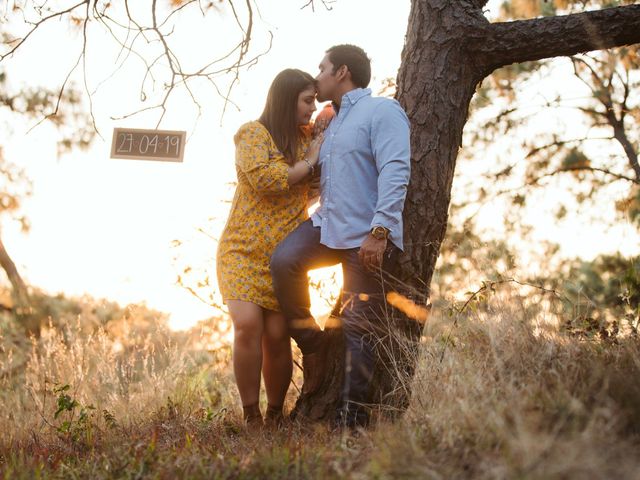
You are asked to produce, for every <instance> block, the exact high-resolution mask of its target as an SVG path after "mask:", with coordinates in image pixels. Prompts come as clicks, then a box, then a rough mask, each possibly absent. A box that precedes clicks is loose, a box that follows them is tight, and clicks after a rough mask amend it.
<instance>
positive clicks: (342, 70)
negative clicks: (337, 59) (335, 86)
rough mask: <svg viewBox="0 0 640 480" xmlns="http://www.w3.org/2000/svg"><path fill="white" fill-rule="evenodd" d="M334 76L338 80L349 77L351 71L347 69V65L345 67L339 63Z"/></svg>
mask: <svg viewBox="0 0 640 480" xmlns="http://www.w3.org/2000/svg"><path fill="white" fill-rule="evenodd" d="M336 77H337V78H336V79H337V80H338V81H342V80H348V79H350V78H351V72H350V71H349V67H347V66H346V65H340V67H339V68H338V70H337V71H336Z"/></svg>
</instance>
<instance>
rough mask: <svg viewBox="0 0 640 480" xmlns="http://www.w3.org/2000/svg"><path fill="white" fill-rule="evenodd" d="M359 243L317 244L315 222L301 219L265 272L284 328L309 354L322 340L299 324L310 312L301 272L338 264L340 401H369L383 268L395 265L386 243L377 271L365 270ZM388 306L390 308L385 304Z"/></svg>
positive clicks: (382, 314) (381, 315)
mask: <svg viewBox="0 0 640 480" xmlns="http://www.w3.org/2000/svg"><path fill="white" fill-rule="evenodd" d="M358 250H359V248H351V249H345V250H338V249H333V248H329V247H327V246H325V245H322V244H321V243H320V227H314V226H313V223H312V221H311V220H307V221H306V222H304V223H303V224H302V225H300V226H299V227H298V228H297V229H295V230H294V231H293V232H291V233H290V234H289V236H287V237H286V238H285V239H284V240H283V241H282V242H281V243H280V244H279V245H278V247H277V248H276V250H275V251H274V253H273V255H272V257H271V275H272V277H273V286H274V289H275V293H276V297H277V298H278V301H279V302H280V308H281V309H282V312H283V313H284V315H285V316H286V317H287V319H288V320H289V322H290V332H291V336H292V337H293V339H294V340H295V341H296V343H297V344H298V347H299V348H300V350H301V351H302V353H303V354H306V353H312V352H314V351H315V350H316V349H317V348H318V347H319V344H320V342H321V341H322V332H321V330H320V328H319V327H318V325H317V324H315V323H313V324H312V325H310V324H301V323H300V322H299V321H300V320H303V319H308V318H310V317H311V312H310V311H309V307H310V300H309V284H308V280H307V272H308V271H309V270H313V269H315V268H321V267H328V266H331V265H335V264H337V263H341V264H342V273H343V282H344V283H343V288H342V298H341V303H342V309H341V313H340V318H341V320H342V328H343V332H344V338H345V346H346V351H345V368H346V370H345V381H344V388H343V398H342V400H343V402H344V404H345V405H348V404H349V403H351V402H355V403H356V404H362V403H364V404H366V403H370V392H369V389H370V383H371V378H372V375H373V368H374V364H375V349H374V347H375V343H376V341H377V335H376V331H379V329H377V328H376V326H380V325H382V324H383V323H384V320H385V318H386V308H387V304H386V302H385V294H386V292H385V289H386V286H387V285H388V283H387V281H386V279H387V273H383V272H389V271H390V268H391V267H392V266H394V265H395V264H396V262H395V260H396V259H395V257H396V256H397V254H398V253H399V250H398V249H397V248H396V247H395V246H394V245H393V244H391V243H390V242H389V247H388V248H387V251H386V252H385V255H384V260H383V265H382V269H381V271H378V272H370V271H368V270H365V268H364V267H363V265H362V263H361V262H360V259H359V258H358ZM389 308H390V307H389Z"/></svg>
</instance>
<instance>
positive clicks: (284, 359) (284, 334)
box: [262, 310, 293, 411]
mask: <svg viewBox="0 0 640 480" xmlns="http://www.w3.org/2000/svg"><path fill="white" fill-rule="evenodd" d="M262 351H263V355H262V375H263V377H264V386H265V390H266V391H267V401H268V403H269V405H270V406H271V407H272V409H273V407H277V408H280V411H281V409H282V406H283V405H284V399H285V397H286V395H287V390H288V389H289V384H290V383H291V374H292V372H293V360H292V358H291V338H290V337H289V329H288V327H287V320H286V318H285V317H284V315H283V314H282V313H280V312H274V311H271V310H264V333H263V336H262Z"/></svg>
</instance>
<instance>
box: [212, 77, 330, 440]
mask: <svg viewBox="0 0 640 480" xmlns="http://www.w3.org/2000/svg"><path fill="white" fill-rule="evenodd" d="M315 98H316V90H315V84H314V79H313V77H312V76H311V75H309V74H308V73H305V72H302V71H300V70H295V69H287V70H284V71H282V72H280V73H279V74H278V75H277V76H276V78H275V79H274V80H273V83H272V84H271V87H270V88H269V93H268V95H267V101H266V104H265V107H264V111H263V112H262V115H261V116H260V118H259V120H258V121H253V122H249V123H246V124H244V125H243V126H242V127H240V129H239V130H238V132H237V133H236V135H235V137H234V140H235V144H236V172H237V175H238V186H237V188H236V192H235V195H234V198H233V203H232V205H231V212H230V213H229V219H228V220H227V225H226V226H225V229H224V231H223V233H222V236H221V238H220V243H219V246H218V256H217V272H218V284H219V285H220V290H221V292H222V297H223V299H224V302H225V303H226V305H227V307H228V308H229V313H230V315H231V320H232V321H233V327H234V339H233V371H234V374H235V377H236V383H237V385H238V391H239V393H240V399H241V400H242V408H243V414H244V419H245V422H246V423H247V425H248V426H250V427H257V426H259V425H262V414H261V412H260V408H259V406H258V399H259V393H260V371H261V370H262V375H263V376H264V383H265V389H266V392H267V401H268V407H267V412H266V420H267V422H268V423H271V424H278V423H280V421H281V420H282V418H283V412H282V408H283V405H284V399H285V395H286V393H287V389H288V387H289V382H290V381H291V373H292V368H293V363H292V359H291V342H290V339H289V333H288V330H287V323H286V319H285V317H284V316H283V315H282V314H281V313H280V312H279V305H278V302H277V300H276V298H275V295H274V293H273V288H272V285H271V273H270V271H269V259H270V257H271V253H272V252H273V250H274V249H275V247H276V245H278V243H279V242H280V241H281V240H282V239H284V237H286V236H287V234H288V233H289V232H291V231H292V230H293V229H294V228H296V227H297V226H298V225H299V224H300V223H302V222H303V221H304V220H306V218H307V210H306V208H307V200H308V193H309V180H310V179H311V177H312V176H313V173H314V169H315V166H316V164H317V162H318V154H319V151H320V145H321V143H322V134H319V135H317V136H316V138H315V139H313V140H312V139H311V133H310V132H311V130H310V128H309V121H310V120H311V115H312V114H313V112H314V111H315V110H316V106H315Z"/></svg>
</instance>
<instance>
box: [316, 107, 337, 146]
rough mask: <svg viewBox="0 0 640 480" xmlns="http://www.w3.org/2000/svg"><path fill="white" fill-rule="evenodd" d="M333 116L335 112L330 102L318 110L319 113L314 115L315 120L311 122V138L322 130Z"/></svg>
mask: <svg viewBox="0 0 640 480" xmlns="http://www.w3.org/2000/svg"><path fill="white" fill-rule="evenodd" d="M335 116H336V112H335V110H334V109H333V107H332V106H331V104H327V105H325V107H324V108H323V109H322V110H321V111H320V113H319V114H318V116H317V117H316V120H315V122H314V123H313V138H315V137H317V136H318V135H319V134H321V133H322V132H324V131H325V129H326V128H327V127H328V126H329V123H331V120H332V119H333V117H335Z"/></svg>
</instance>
